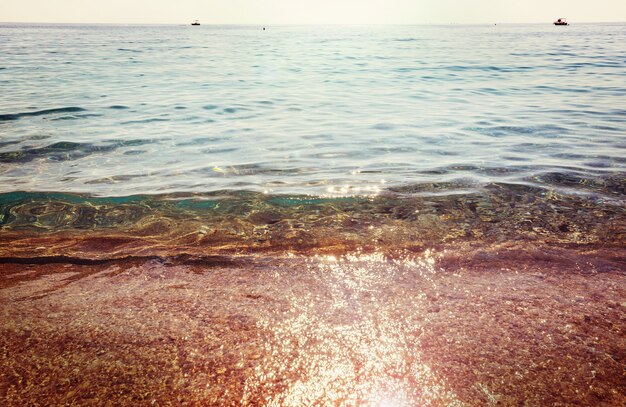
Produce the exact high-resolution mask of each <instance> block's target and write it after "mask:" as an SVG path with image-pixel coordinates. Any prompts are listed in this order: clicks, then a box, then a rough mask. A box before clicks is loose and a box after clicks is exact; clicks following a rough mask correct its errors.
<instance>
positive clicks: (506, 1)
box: [0, 0, 626, 25]
mask: <svg viewBox="0 0 626 407" xmlns="http://www.w3.org/2000/svg"><path fill="white" fill-rule="evenodd" d="M559 17H565V18H567V19H568V20H569V21H570V22H604V21H620V22H623V21H626V0H361V1H358V0H0V21H2V22H50V23H121V24H135V23H137V24H152V23H155V24H159V23H172V24H177V23H180V24H186V23H189V22H190V21H192V20H195V19H198V20H200V21H201V23H203V24H264V25H271V24H449V23H458V24H474V23H524V22H526V23H534V22H537V23H540V22H544V23H545V22H551V21H552V20H554V19H556V18H559Z"/></svg>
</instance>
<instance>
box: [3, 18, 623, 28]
mask: <svg viewBox="0 0 626 407" xmlns="http://www.w3.org/2000/svg"><path fill="white" fill-rule="evenodd" d="M557 18H558V17H557ZM561 18H563V17H561ZM191 21H194V20H193V19H192V20H191ZM198 21H200V20H198ZM568 21H569V20H568ZM569 22H570V23H572V21H569ZM573 22H574V23H575V24H623V23H626V21H617V20H615V21H573ZM0 24H57V25H62V24H65V25H172V26H179V25H191V23H190V22H179V23H140V22H126V23H124V22H90V21H85V22H58V21H0ZM492 24H509V25H516V24H538V25H539V24H548V25H549V24H552V21H549V20H546V21H545V22H544V21H541V22H538V21H534V22H507V21H504V22H500V21H491V22H473V23H470V22H454V21H452V22H448V23H442V22H434V23H427V22H420V23H417V22H416V23H321V22H316V23H265V24H264V23H232V22H229V23H211V22H209V23H201V25H205V26H224V25H231V26H265V27H268V26H274V27H281V26H283V27H287V26H417V25H492Z"/></svg>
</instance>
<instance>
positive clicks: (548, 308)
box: [0, 242, 626, 406]
mask: <svg viewBox="0 0 626 407" xmlns="http://www.w3.org/2000/svg"><path fill="white" fill-rule="evenodd" d="M0 304H1V305H0V313H1V316H0V349H1V350H2V357H1V359H0V371H2V372H3V373H2V375H1V376H0V398H1V400H2V404H3V405H14V406H21V405H60V404H76V405H80V404H82V405H87V404H89V405H93V404H111V405H216V404H220V405H437V406H438V405H446V406H447V405H486V404H501V405H572V404H582V405H625V404H626V391H625V390H624V389H626V376H625V375H624V369H625V367H626V335H625V333H624V330H625V328H626V249H624V248H623V247H619V246H613V247H603V246H590V245H583V246H572V245H569V246H568V245H556V244H555V245H550V246H549V245H537V244H532V243H528V242H526V243H524V242H519V243H507V244H489V245H482V246H480V245H476V244H469V243H458V244H455V245H448V246H445V247H439V248H437V249H436V250H420V251H415V252H409V251H399V252H395V253H390V252H387V253H384V254H383V253H380V252H377V251H375V250H374V251H368V252H358V251H353V252H350V253H343V254H337V255H313V254H308V255H307V254H302V253H298V254H292V253H290V252H288V251H286V252H283V253H273V254H250V255H229V256H222V257H218V256H207V257H201V256H195V257H191V256H188V257H172V258H167V257H162V256H160V257H152V258H141V257H128V258H125V259H109V260H104V261H97V260H85V259H82V260H81V259H76V258H39V259H26V258H17V257H15V258H5V259H3V262H2V263H0Z"/></svg>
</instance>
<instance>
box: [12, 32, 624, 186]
mask: <svg viewBox="0 0 626 407" xmlns="http://www.w3.org/2000/svg"><path fill="white" fill-rule="evenodd" d="M624 44H626V24H580V25H579V24H574V25H572V26H569V27H554V26H552V25H550V24H545V25H498V26H487V25H485V26H453V25H451V26H403V27H385V26H372V27H369V26H346V27H341V26H315V27H288V26H284V27H268V29H267V30H266V31H262V29H261V27H256V26H201V27H191V26H100V25H84V26H73V25H72V26H70V25H15V24H5V25H2V26H0V192H10V191H18V190H19V191H64V192H86V193H90V194H94V195H101V196H125V195H133V194H161V193H172V192H210V191H217V190H224V189H226V190H249V191H262V192H267V193H272V194H302V193H304V194H311V195H324V196H341V195H368V194H376V193H379V192H381V191H384V190H387V189H394V188H400V189H401V188H409V190H410V186H412V185H428V184H431V185H434V184H436V185H443V186H445V188H443V191H444V193H448V192H449V191H452V192H455V191H465V190H467V189H472V188H477V187H480V186H481V185H486V184H490V183H508V184H524V185H532V186H539V187H541V188H546V189H554V190H556V191H558V192H563V193H578V192H593V193H597V194H601V195H606V196H608V195H614V196H615V195H619V196H623V193H624V191H623V182H621V181H623V180H624V178H625V177H624V174H626V171H625V170H626V46H625V45H624ZM607 179H612V180H614V181H615V180H617V183H615V182H613V183H607V182H605V180H607ZM620 180H621V181H620ZM609 184H610V185H617V187H615V188H613V189H611V187H610V186H609V187H607V185H609ZM435 189H436V188H435ZM415 190H416V191H421V189H420V188H416V189H415ZM431 192H432V191H431Z"/></svg>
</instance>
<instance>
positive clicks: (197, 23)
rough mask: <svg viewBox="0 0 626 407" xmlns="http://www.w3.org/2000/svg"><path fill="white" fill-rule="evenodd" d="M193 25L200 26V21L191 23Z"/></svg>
mask: <svg viewBox="0 0 626 407" xmlns="http://www.w3.org/2000/svg"><path fill="white" fill-rule="evenodd" d="M191 25H200V21H198V20H195V21H194V22H193V23H191Z"/></svg>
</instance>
